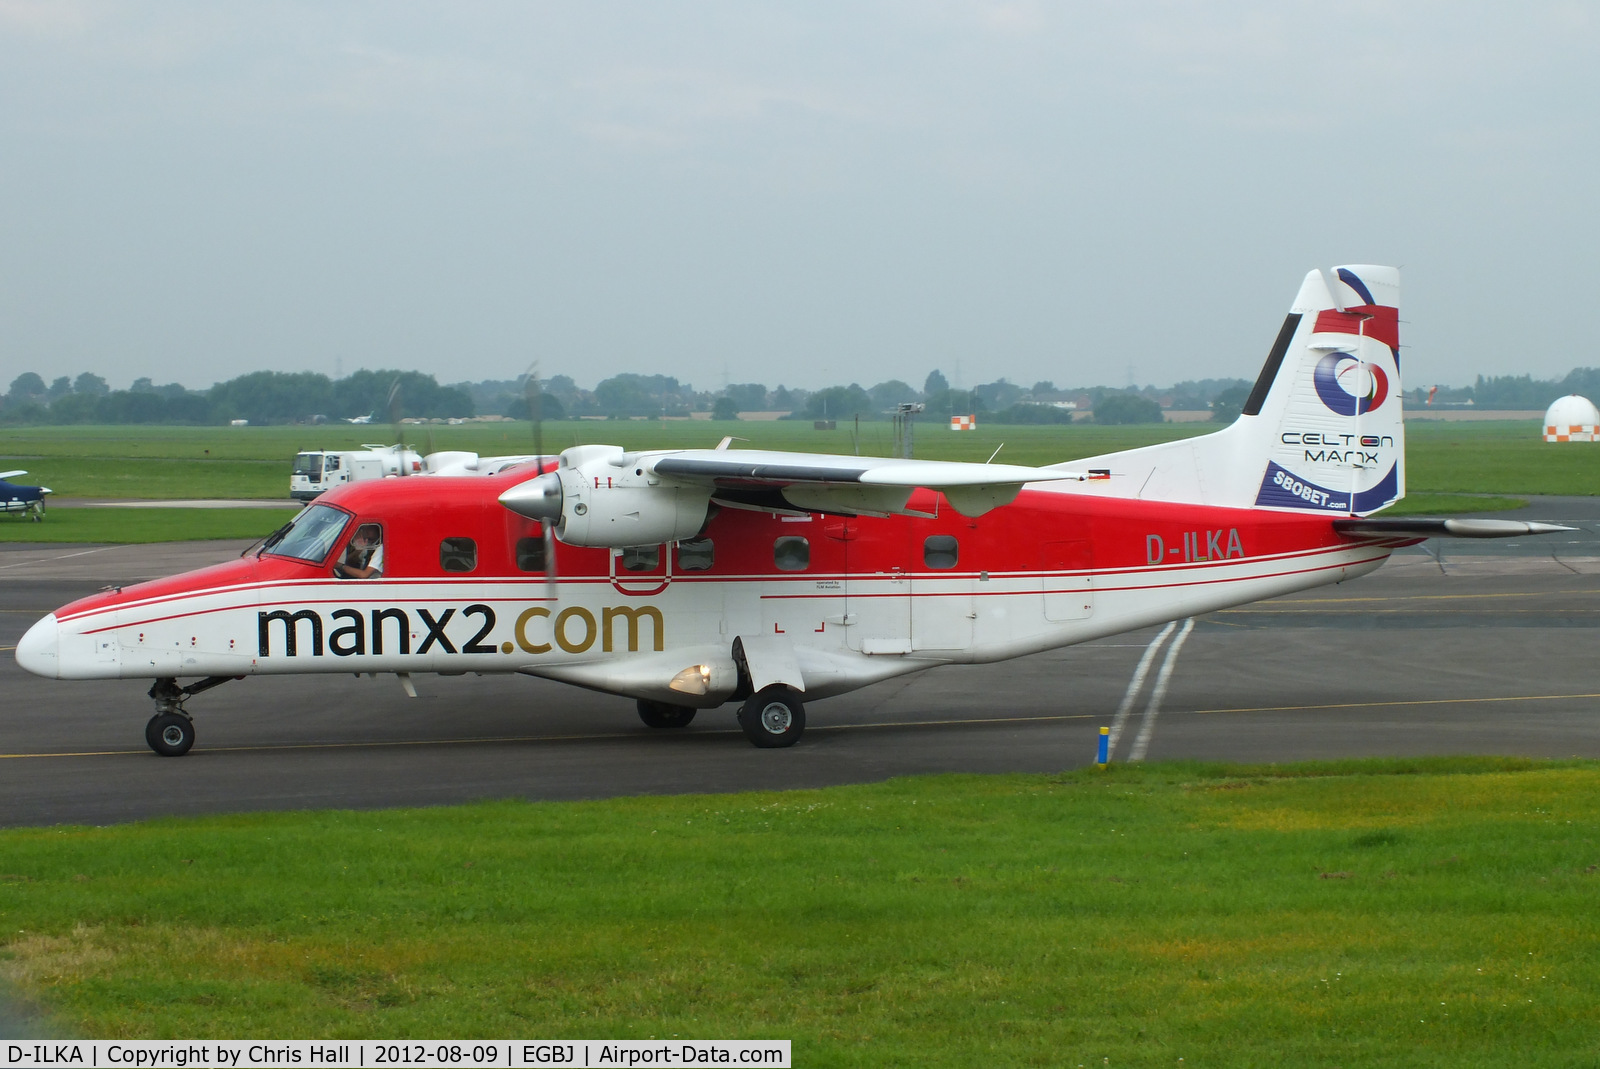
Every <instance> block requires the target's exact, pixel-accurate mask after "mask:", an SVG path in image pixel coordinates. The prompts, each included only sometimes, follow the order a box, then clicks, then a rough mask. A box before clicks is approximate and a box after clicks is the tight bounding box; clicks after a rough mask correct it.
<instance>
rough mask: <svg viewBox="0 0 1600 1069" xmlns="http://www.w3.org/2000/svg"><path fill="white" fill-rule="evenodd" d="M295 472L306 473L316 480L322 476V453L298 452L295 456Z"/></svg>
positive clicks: (297, 473)
mask: <svg viewBox="0 0 1600 1069" xmlns="http://www.w3.org/2000/svg"><path fill="white" fill-rule="evenodd" d="M294 473H295V474H296V475H304V476H305V477H306V478H308V479H310V480H311V481H313V482H315V481H316V480H318V479H320V478H322V454H321V453H296V454H295V456H294Z"/></svg>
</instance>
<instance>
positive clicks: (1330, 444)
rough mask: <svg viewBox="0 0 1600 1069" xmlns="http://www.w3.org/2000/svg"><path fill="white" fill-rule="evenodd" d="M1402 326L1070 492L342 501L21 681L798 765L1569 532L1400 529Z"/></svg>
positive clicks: (895, 478)
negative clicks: (401, 706)
mask: <svg viewBox="0 0 1600 1069" xmlns="http://www.w3.org/2000/svg"><path fill="white" fill-rule="evenodd" d="M1398 317H1399V273H1398V271H1396V270H1395V269H1394V268H1389V267H1377V266H1372V265H1351V266H1346V267H1338V268H1334V269H1332V270H1331V271H1327V272H1324V271H1313V272H1311V273H1309V274H1308V275H1307V276H1306V277H1305V279H1304V281H1303V282H1302V284H1301V287H1300V290H1299V292H1298V294H1297V296H1296V298H1295V300H1294V303H1293V304H1292V305H1291V306H1290V311H1289V314H1288V316H1287V317H1286V319H1285V321H1284V324H1283V326H1282V328H1281V329H1280V331H1279V333H1278V336H1277V339H1276V341H1275V342H1274V344H1273V346H1272V348H1271V351H1270V353H1269V355H1268V357H1267V361H1266V364H1265V366H1264V367H1263V368H1262V371H1261V374H1260V376H1259V378H1258V379H1257V381H1256V384H1255V388H1254V389H1253V390H1252V391H1251V393H1250V396H1249V398H1248V399H1247V400H1246V401H1245V404H1244V406H1243V411H1242V414H1241V415H1240V416H1239V418H1238V419H1237V420H1236V421H1235V422H1234V423H1232V424H1231V425H1229V426H1228V427H1227V428H1225V429H1223V430H1220V431H1217V432H1215V433H1212V434H1207V435H1202V436H1199V437H1195V438H1191V439H1186V440H1182V441H1173V442H1166V443H1163V444H1159V445H1154V446H1148V447H1144V448H1141V449H1133V450H1128V451H1125V452H1121V453H1114V454H1108V455H1105V456H1101V457H1096V458H1092V459H1089V460H1083V461H1078V462H1076V463H1074V464H1060V465H1054V466H1052V467H1048V468H1026V467H1016V466H1011V465H1004V464H1001V465H990V464H976V463H949V462H937V461H917V460H909V459H907V460H900V459H891V458H883V457H878V458H863V457H847V456H828V455H811V454H803V453H776V452H765V451H759V450H733V449H727V448H726V446H727V445H728V444H729V442H728V441H724V443H723V445H722V446H720V447H718V448H717V449H704V450H678V451H664V452H645V453H627V452H625V451H623V450H622V449H619V448H616V447H608V446H578V447H574V448H573V449H569V450H567V451H565V452H564V453H563V454H562V456H561V458H560V459H559V462H558V463H557V464H555V465H551V464H548V463H546V464H544V465H540V464H539V463H538V462H537V461H534V462H528V461H526V460H525V458H498V460H497V461H496V462H495V463H488V462H483V463H480V461H479V458H477V457H476V456H473V455H471V454H459V455H457V454H451V455H449V456H439V457H432V458H430V465H429V470H430V471H432V472H435V474H428V475H423V476H420V477H416V478H392V479H378V480H373V481H370V482H364V483H355V484H349V485H344V486H341V487H339V488H336V489H333V490H330V491H329V492H328V493H327V494H325V495H324V496H323V497H321V498H319V499H318V501H317V503H316V504H314V505H312V506H310V507H308V508H307V509H306V511H305V512H302V513H301V515H300V516H299V517H297V519H296V520H295V523H294V524H293V525H292V527H291V528H289V531H288V534H287V535H284V536H283V537H282V539H281V540H280V541H278V542H272V541H270V540H269V542H268V543H267V548H265V549H264V550H262V551H261V552H259V553H257V554H256V555H253V556H246V557H243V558H241V559H239V560H237V561H233V562H230V563H228V564H223V565H218V566H216V567H212V568H204V569H201V570H199V571H194V572H189V573H187V574H184V575H179V576H174V577H172V578H170V579H163V580H159V581H157V582H152V583H141V584H139V585H137V586H129V587H126V588H122V589H118V590H112V591H108V592H104V593H100V594H96V595H94V596H92V597H88V598H84V599H82V600H80V601H76V602H74V603H72V604H70V605H67V606H65V607H63V608H61V609H60V610H58V611H57V612H55V613H53V614H51V615H49V616H47V617H45V618H44V619H43V620H40V621H39V622H38V623H37V624H35V625H34V627H33V628H32V629H31V630H30V631H28V633H27V634H26V635H25V636H24V637H23V638H22V640H21V641H20V642H19V644H18V646H17V660H18V661H19V662H20V663H21V664H22V666H23V667H24V668H27V669H28V670H29V671H32V672H36V673H38V674H40V675H45V676H52V677H56V678H60V679H114V678H140V677H142V678H152V677H153V678H154V679H155V680H156V683H155V685H154V686H153V687H152V689H151V697H152V698H153V699H154V700H155V701H156V707H157V715H156V717H154V718H153V719H152V721H151V723H150V725H149V726H148V727H147V732H146V736H147V739H148V740H149V741H150V743H151V746H152V747H153V748H155V749H156V750H157V751H158V752H161V753H167V754H171V755H177V754H181V753H183V752H185V751H186V750H187V749H188V747H189V746H190V745H192V742H193V730H192V725H191V724H190V721H189V719H188V715H187V713H185V712H184V710H183V709H182V701H183V699H184V698H185V697H186V696H189V695H191V694H193V693H197V692H198V691H200V690H203V689H206V688H207V687H210V686H214V685H216V684H217V683H220V682H221V681H223V680H225V679H228V678H232V677H236V676H237V677H243V676H251V675H278V674H288V673H304V672H355V673H362V672H368V673H378V672H394V673H397V674H400V675H401V676H402V677H403V678H406V679H408V680H409V675H410V674H411V673H417V672H438V673H443V674H459V673H462V672H520V673H526V674H529V675H537V676H544V677H547V678H550V679H556V680H561V681H564V682H568V683H573V684H576V685H579V686H584V687H589V688H592V689H596V690H602V691H608V692H611V693H615V694H620V695H627V696H630V697H633V698H636V699H638V700H639V701H640V703H641V704H640V715H641V717H643V718H645V722H646V723H648V724H650V725H651V726H654V727H674V726H676V727H681V726H683V725H684V724H687V723H688V721H689V718H691V717H692V716H693V710H694V709H697V708H709V707H712V706H716V705H719V704H721V703H723V702H725V701H727V700H730V699H736V698H747V699H748V701H746V703H745V705H744V707H743V708H742V709H741V711H740V713H739V717H740V723H741V726H743V727H744V729H745V732H746V734H747V735H748V736H749V737H750V739H751V741H752V742H754V743H755V744H756V745H758V746H780V745H790V744H792V743H793V742H794V740H795V739H796V738H798V737H799V733H800V731H801V730H803V727H804V710H803V707H802V705H801V702H800V699H801V698H802V697H804V698H821V697H827V696H830V695H834V694H840V693H843V692H846V691H849V690H853V689H855V688H858V687H863V686H866V685H868V684H871V683H874V682H877V681H878V680H882V679H887V678H890V677H892V676H897V675H902V674H904V673H907V672H914V671H918V670H920V669H925V668H930V667H933V666H936V665H945V664H961V663H977V662H985V661H999V660H1004V659H1006V658H1010V657H1018V656H1022V655H1025V654H1029V653H1035V652H1038V651H1041V650H1047V649H1053V648H1056V647H1061V646H1068V645H1072V644H1074V643H1079V642H1084V641H1087V640H1090V639H1095V638H1100V637H1103V636H1107V635H1114V634H1118V633H1120V632H1124V631H1129V630H1132V629H1135V628H1139V627H1144V626H1147V625H1150V624H1156V623H1161V622H1164V621H1169V620H1176V619H1182V618H1184V617H1189V616H1194V615H1197V614H1200V613H1205V612H1211V611H1214V610H1217V609H1221V608H1226V607H1228V606H1232V605H1242V604H1246V603H1248V602H1252V601H1257V600H1260V599H1262V598H1270V597H1274V596H1276V595H1280V594H1285V593H1289V592H1291V591H1296V590H1302V589H1305V588H1308V587H1314V586H1319V585H1323V584H1327V583H1336V582H1341V581H1343V580H1345V579H1351V578H1355V577H1356V576H1360V575H1364V574H1366V573H1367V572H1370V571H1372V570H1374V569H1375V568H1377V567H1379V566H1380V565H1381V564H1382V563H1383V561H1384V560H1385V559H1387V557H1388V556H1389V554H1390V553H1391V552H1392V551H1393V550H1394V549H1395V548H1397V547H1399V546H1403V545H1408V544H1411V543H1414V542H1416V541H1419V540H1420V538H1421V537H1424V536H1427V535H1434V534H1439V535H1462V536H1475V537H1497V536H1502V535H1511V534H1528V533H1538V532H1539V531H1541V530H1553V529H1554V528H1550V527H1548V526H1546V525H1538V524H1520V523H1514V522H1509V521H1460V520H1413V519H1404V518H1401V519H1394V518H1385V517H1381V516H1373V515H1372V514H1373V513H1375V512H1378V511H1380V510H1381V509H1383V508H1385V507H1387V506H1389V505H1391V504H1393V503H1394V502H1395V501H1398V500H1399V499H1400V498H1401V497H1403V496H1404V494H1405V436H1404V426H1403V422H1402V413H1401V397H1402V394H1401V386H1400V348H1399V328H1398V322H1399V318H1398ZM432 461H440V463H437V464H434V463H431V462H432ZM507 464H509V465H511V466H510V467H506V466H505V465H507ZM451 471H455V472H461V473H463V474H460V475H450V474H445V472H451ZM469 472H470V473H472V474H465V473H469ZM362 530H365V531H367V532H369V534H371V536H372V537H374V538H376V537H378V536H379V535H381V539H380V541H381V547H382V555H381V575H374V576H373V577H371V578H343V577H341V573H350V574H360V575H367V574H370V573H372V572H373V571H374V570H375V564H376V562H377V561H379V560H380V558H379V557H377V556H376V555H370V556H362V552H363V547H367V546H368V545H369V543H368V542H366V541H362V535H361V533H360V532H361V531H362ZM347 547H351V548H349V549H347ZM364 552H366V553H367V554H372V552H373V551H372V550H370V549H365V550H364ZM351 561H356V563H357V564H361V562H366V564H367V565H369V566H362V567H352V566H351ZM186 677H189V678H198V679H199V680H200V682H198V683H196V684H193V685H191V686H188V687H181V688H180V687H179V686H178V685H177V683H176V681H177V680H178V679H180V678H186ZM408 685H409V684H408Z"/></svg>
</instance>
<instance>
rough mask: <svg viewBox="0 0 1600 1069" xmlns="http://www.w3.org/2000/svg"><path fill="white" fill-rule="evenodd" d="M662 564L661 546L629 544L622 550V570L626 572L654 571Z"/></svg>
mask: <svg viewBox="0 0 1600 1069" xmlns="http://www.w3.org/2000/svg"><path fill="white" fill-rule="evenodd" d="M660 565H661V547H660V546H629V547H628V548H627V549H624V550H623V551H622V570H623V571H625V572H653V571H655V570H656V568H658V567H659V566H660Z"/></svg>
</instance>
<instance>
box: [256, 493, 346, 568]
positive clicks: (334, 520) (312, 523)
mask: <svg viewBox="0 0 1600 1069" xmlns="http://www.w3.org/2000/svg"><path fill="white" fill-rule="evenodd" d="M349 521H350V514H349V513H348V512H340V511H339V510H338V509H336V508H333V507H331V506H328V505H312V506H311V507H310V508H307V509H306V510H305V511H303V512H301V513H300V515H298V516H296V517H295V518H294V522H293V523H291V524H290V525H289V530H288V531H287V532H286V533H285V534H284V536H283V537H282V538H280V539H278V541H277V542H275V543H272V544H271V545H269V546H267V547H265V548H264V549H263V550H262V552H264V553H270V554H272V555H273V556H275V557H293V558H294V559H295V560H303V561H310V562H311V563H312V564H321V563H322V562H323V561H324V560H327V558H328V551H329V550H330V549H332V548H333V544H334V543H335V542H337V541H338V540H339V534H340V532H342V531H343V530H344V527H345V524H346V523H348V522H349Z"/></svg>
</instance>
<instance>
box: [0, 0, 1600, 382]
mask: <svg viewBox="0 0 1600 1069" xmlns="http://www.w3.org/2000/svg"><path fill="white" fill-rule="evenodd" d="M1595 11H1596V9H1595V8H1594V7H1593V6H1592V5H1584V4H1541V3H1532V4H1528V3H1523V4H1515V5H1512V4H1488V3H1485V4H1471V3H1425V2H1411V3H1405V4H1395V3H1372V4H1367V3H1350V2H1346V3H1342V4H1329V3H1325V2H1324V3H1316V4H1303V5H1294V4H1289V3H1285V2H1283V0H1273V2H1271V3H1259V4H1257V3H1239V2H1225V0H1218V2H1209V3H1193V4H1178V3H1171V4H1163V3H1118V4H1105V5H1088V4H1083V5H1079V4H1064V3H1063V4H1031V3H1014V4H1000V3H976V2H972V3H963V2H949V3H939V2H920V3H897V2H880V3H874V2H854V3H848V4H830V3H819V2H816V0H807V2H804V3H793V4H767V3H748V2H739V3H734V2H729V3H696V4H663V3H659V2H647V3H636V4H628V3H595V2H581V3H577V2H575V3H561V4H535V3H524V2H509V3H473V2H452V3H448V4H445V3H440V4H434V5H423V4H416V3H403V2H390V0H385V2H382V3H379V2H372V3H355V2H352V3H338V4H330V3H325V2H316V3H294V2H286V0H274V2H271V3H257V4H243V3H228V4H218V3H214V2H211V0H202V2H183V0H162V2H160V3H137V2H107V3H99V2H78V0H37V2H35V0H0V197H3V200H0V205H3V207H0V388H3V385H4V383H5V382H9V381H10V380H11V378H12V377H14V376H15V375H16V374H18V373H19V372H22V371H27V370H35V371H38V372H39V373H41V374H43V375H44V376H45V377H46V378H47V379H48V378H53V377H55V376H56V375H61V374H69V375H76V374H77V373H78V372H80V371H85V370H87V371H93V372H96V373H98V374H100V375H103V376H105V377H106V378H107V379H108V380H110V382H111V384H112V385H113V386H117V387H122V386H126V385H127V384H128V383H129V382H131V381H132V380H133V379H134V378H136V377H139V376H150V377H151V378H153V379H155V380H156V381H157V382H158V383H159V382H168V381H178V382H182V383H184V384H185V385H188V386H191V387H197V388H198V387H204V386H208V385H210V384H211V383H212V382H214V381H217V380H219V379H225V378H230V377H232V376H234V375H237V374H241V373H243V372H246V371H253V370H258V369H262V368H276V369H282V370H297V371H298V370H317V371H323V372H326V373H328V374H330V375H331V374H335V373H337V372H343V373H345V374H348V373H349V372H351V371H354V370H356V369H357V368H360V367H403V368H416V369H420V370H422V371H427V372H431V373H433V374H435V375H437V376H438V377H439V379H440V380H441V381H444V382H451V381H459V380H461V379H482V378H511V377H514V376H516V375H518V374H520V373H521V372H522V371H523V370H524V369H525V368H526V367H527V366H528V364H529V362H530V361H531V360H533V359H535V358H537V359H538V360H539V362H540V368H541V373H542V374H544V375H546V376H548V375H552V374H558V373H563V374H568V375H571V376H572V377H573V378H575V379H576V380H578V382H579V383H580V384H581V385H588V386H592V385H593V384H594V383H595V382H597V381H598V380H599V379H601V378H604V377H606V376H608V375H612V374H616V373H618V372H622V371H635V372H643V373H661V374H667V375H673V376H676V377H677V378H679V379H680V380H684V381H688V382H692V383H694V384H695V385H696V386H698V387H701V388H715V387H717V386H720V385H721V384H722V382H723V381H724V379H725V377H726V379H727V380H728V381H733V382H748V381H758V382H765V383H767V384H768V385H774V386H775V385H777V384H779V383H783V384H787V385H790V386H805V387H812V388H815V387H820V386H825V385H830V384H833V383H842V382H849V381H857V382H860V383H861V384H863V385H868V386H870V385H872V384H873V383H875V382H878V381H881V380H884V379H888V378H902V379H906V380H908V381H910V382H912V383H914V384H916V385H921V383H922V380H923V378H924V376H925V375H926V374H927V372H928V371H929V370H930V369H932V368H935V367H938V368H940V369H942V370H943V371H944V373H945V374H946V376H948V377H949V378H950V379H951V380H952V381H953V382H955V383H956V384H958V385H972V384H975V383H978V382H986V381H991V380H993V379H996V378H999V377H1002V376H1004V377H1006V378H1008V379H1010V380H1012V381H1014V382H1020V383H1023V384H1025V385H1027V384H1031V383H1033V382H1034V381H1035V380H1038V379H1050V380H1053V381H1055V382H1057V383H1058V384H1063V385H1065V384H1073V385H1077V384H1096V383H1105V384H1110V385H1126V384H1127V383H1128V382H1129V381H1130V379H1136V380H1137V381H1138V382H1139V383H1141V384H1144V383H1158V384H1169V383H1171V382H1174V381H1177V380H1181V379H1191V378H1215V377H1225V376H1239V377H1244V378H1253V377H1254V376H1255V374H1256V372H1257V370H1258V369H1259V367H1260V365H1261V362H1262V360H1263V358H1264V356H1265V354H1266V350H1267V348H1268V347H1269V345H1270V343H1271V341H1272V338H1273V336H1274V335H1275V333H1276V331H1277V327H1278V324H1279V323H1280V321H1281V319H1282V317H1283V314H1284V312H1285V310H1286V308H1287V306H1288V303H1289V301H1290V299H1291V298H1292V297H1293V295H1294V293H1295V290H1296V288H1297V287H1298V285H1299V281H1300V279H1301V277H1302V276H1303V274H1304V273H1305V272H1306V271H1307V270H1309V269H1311V268H1314V267H1318V266H1323V267H1326V266H1330V265H1333V264H1339V263H1363V262H1364V263H1395V264H1399V265H1401V266H1402V267H1403V269H1404V274H1403V287H1404V299H1403V303H1404V307H1403V308H1402V311H1401V316H1402V319H1403V320H1404V321H1405V326H1404V327H1403V334H1402V337H1403V340H1404V342H1405V343H1406V345H1407V346H1408V349H1407V350H1406V356H1405V364H1404V371H1405V374H1406V381H1407V384H1408V385H1420V384H1425V383H1449V384H1465V383H1469V382H1471V381H1472V379H1473V377H1474V376H1475V375H1478V374H1480V373H1481V374H1508V373H1524V372H1531V373H1532V374H1534V375H1536V376H1540V377H1555V376H1559V375H1562V374H1564V373H1565V372H1566V371H1567V370H1569V369H1570V368H1572V367H1574V366H1588V365H1600V353H1597V352H1596V351H1595V346H1594V343H1593V337H1594V335H1595V323H1594V322H1593V318H1594V317H1595V315H1596V311H1595V305H1596V300H1595V295H1596V293H1597V292H1600V266H1597V264H1600V242H1597V240H1596V239H1597V237H1600V233H1597V230H1600V226H1597V198H1600V139H1597V137H1596V134H1597V130H1596V125H1597V121H1600V120H1597V116H1600V92H1597V90H1600V55H1597V49H1596V44H1597V37H1600V18H1597V16H1596V14H1595Z"/></svg>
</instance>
